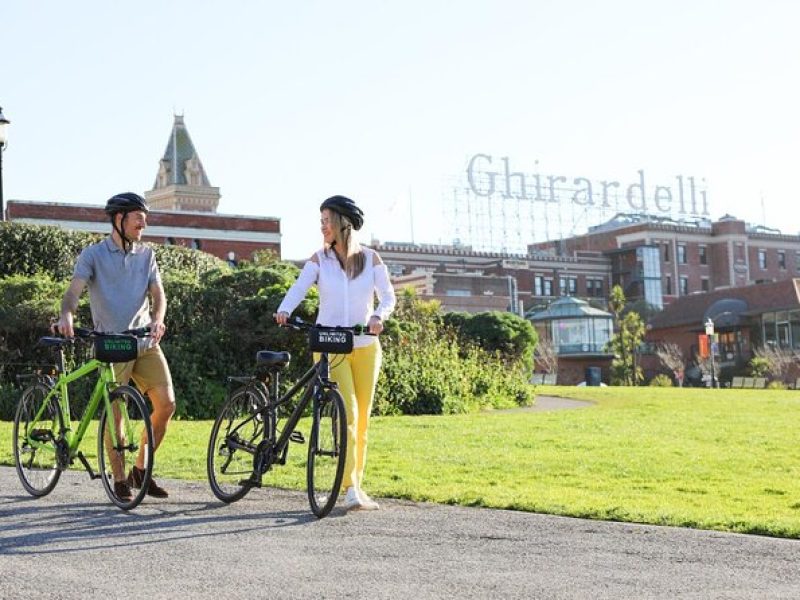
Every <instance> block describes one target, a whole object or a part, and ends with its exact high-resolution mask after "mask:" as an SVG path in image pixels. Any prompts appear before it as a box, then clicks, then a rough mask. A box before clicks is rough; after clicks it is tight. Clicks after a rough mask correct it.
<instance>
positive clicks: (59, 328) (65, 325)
mask: <svg viewBox="0 0 800 600" xmlns="http://www.w3.org/2000/svg"><path fill="white" fill-rule="evenodd" d="M50 331H52V332H53V333H54V334H58V335H61V336H63V337H65V338H71V337H75V331H74V329H73V321H72V313H62V315H61V317H60V318H59V319H58V321H56V322H55V323H53V324H52V325H51V326H50Z"/></svg>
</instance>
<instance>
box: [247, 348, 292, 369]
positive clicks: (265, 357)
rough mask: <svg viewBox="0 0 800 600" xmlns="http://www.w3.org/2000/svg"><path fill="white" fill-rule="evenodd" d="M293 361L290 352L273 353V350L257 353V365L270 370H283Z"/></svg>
mask: <svg viewBox="0 0 800 600" xmlns="http://www.w3.org/2000/svg"><path fill="white" fill-rule="evenodd" d="M290 360H292V355H291V354H289V353H288V352H272V351H271V350H260V351H258V352H257V353H256V364H257V365H258V366H259V367H266V368H268V369H282V368H283V367H285V366H286V365H288V364H289V361H290Z"/></svg>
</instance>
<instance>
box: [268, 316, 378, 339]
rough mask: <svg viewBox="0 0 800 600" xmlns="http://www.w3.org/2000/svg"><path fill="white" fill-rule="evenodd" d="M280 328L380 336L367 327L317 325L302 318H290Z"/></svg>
mask: <svg viewBox="0 0 800 600" xmlns="http://www.w3.org/2000/svg"><path fill="white" fill-rule="evenodd" d="M280 327H288V328H289V329H294V330H295V331H308V330H309V329H312V328H316V329H322V330H324V331H352V332H353V333H354V334H355V335H378V334H377V333H370V331H369V329H368V328H367V326H366V325H353V326H352V327H347V326H345V325H317V324H315V323H308V322H307V321H304V320H303V319H301V318H300V317H289V319H288V320H287V321H286V325H280Z"/></svg>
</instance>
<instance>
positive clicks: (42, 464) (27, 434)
mask: <svg viewBox="0 0 800 600" xmlns="http://www.w3.org/2000/svg"><path fill="white" fill-rule="evenodd" d="M49 392H50V388H49V387H47V386H46V385H43V384H40V383H37V384H34V385H32V386H31V387H29V388H26V389H25V391H24V392H22V397H21V398H20V401H19V405H17V412H16V414H15V415H14V432H13V436H14V464H15V466H16V468H17V475H18V476H19V480H20V482H21V483H22V487H23V488H25V491H26V492H28V493H29V494H30V495H31V496H37V497H40V496H46V495H47V494H49V493H50V492H52V491H53V488H55V487H56V484H57V483H58V479H59V477H61V467H60V466H59V452H61V453H62V457H61V460H62V461H63V458H64V457H63V452H64V448H65V442H64V440H63V429H64V427H63V424H62V420H61V410H60V409H59V406H58V401H57V400H56V398H55V397H53V398H50V399H49V400H48V401H47V403H46V404H45V403H44V399H45V396H47V394H48V393H49ZM39 411H41V414H39ZM37 414H39V418H38V419H37V418H36V416H37Z"/></svg>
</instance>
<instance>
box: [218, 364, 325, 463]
mask: <svg viewBox="0 0 800 600" xmlns="http://www.w3.org/2000/svg"><path fill="white" fill-rule="evenodd" d="M256 381H258V380H256ZM303 387H305V391H304V392H303V395H302V396H301V397H300V401H299V402H298V403H297V406H296V407H295V409H294V410H293V411H292V414H291V415H289V417H288V419H287V421H286V424H285V425H284V427H283V430H282V431H281V435H280V436H279V437H278V439H277V440H270V439H265V440H264V441H262V442H261V443H260V444H259V447H258V448H256V449H255V457H256V458H255V460H256V462H255V468H254V475H257V476H260V475H261V474H263V473H265V472H266V471H267V470H269V467H270V466H271V465H272V464H273V463H274V462H275V459H276V457H279V456H283V454H284V452H285V451H286V449H287V447H288V446H289V441H290V440H291V438H292V434H293V433H294V431H295V428H296V427H297V424H298V422H299V421H300V419H301V418H302V416H303V413H304V412H305V410H306V408H307V407H308V403H309V402H310V401H311V399H312V397H315V396H316V395H317V394H319V393H320V392H321V391H322V390H326V389H337V387H338V386H337V384H336V382H335V381H331V379H330V362H329V359H328V354H327V353H322V354H321V355H320V359H319V361H317V362H316V363H314V364H313V365H312V366H311V368H310V369H309V370H308V371H306V372H305V373H304V374H303V376H302V377H301V378H300V379H299V380H298V381H297V382H296V383H295V384H294V385H293V386H292V387H291V388H290V389H289V390H288V391H287V392H286V393H285V394H283V396H281V397H280V398H278V399H277V400H275V401H268V402H267V405H266V406H265V407H263V408H261V409H259V410H257V411H255V412H254V413H253V414H252V415H250V417H249V418H247V419H245V420H244V421H243V422H242V423H240V424H239V426H238V427H237V428H236V429H235V430H234V431H232V432H231V433H235V432H236V431H238V430H239V429H241V428H242V427H244V426H245V425H247V424H249V423H250V422H252V421H253V420H254V419H256V418H258V417H259V416H260V417H262V418H265V417H266V419H265V422H268V423H272V424H273V425H272V427H271V428H270V431H265V432H264V433H265V435H267V434H269V435H270V436H271V435H272V433H273V432H274V429H275V425H276V424H277V411H278V407H280V406H281V405H283V404H286V403H287V402H288V401H289V400H291V399H292V398H293V397H294V396H295V394H297V392H298V391H300V390H301V389H302V388H303ZM277 391H278V377H277V373H276V374H275V378H274V379H273V381H272V389H271V390H270V395H271V397H272V398H275V397H277ZM265 443H266V447H267V448H271V449H272V450H273V453H272V455H271V456H266V457H265V456H264V452H263V449H264V448H263V447H262V445H263V444H265ZM233 445H234V446H237V447H238V449H240V450H244V451H250V452H252V451H253V448H250V447H246V446H244V445H239V444H233ZM264 459H266V464H264V463H263V462H262V461H264Z"/></svg>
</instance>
